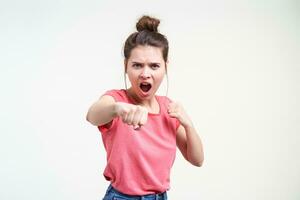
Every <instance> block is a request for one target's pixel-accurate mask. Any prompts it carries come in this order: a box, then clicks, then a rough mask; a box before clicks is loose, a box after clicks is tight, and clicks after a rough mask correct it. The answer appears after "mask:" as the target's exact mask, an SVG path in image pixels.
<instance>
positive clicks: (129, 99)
mask: <svg viewBox="0 0 300 200" xmlns="http://www.w3.org/2000/svg"><path fill="white" fill-rule="evenodd" d="M122 90H123V92H124V93H125V96H126V98H127V100H128V102H130V103H132V104H134V102H133V100H132V98H131V97H130V96H129V95H127V90H125V89H122ZM154 97H155V99H156V101H157V103H158V107H159V112H158V113H151V112H148V115H154V116H155V115H160V114H161V104H160V101H159V98H158V96H157V95H154ZM134 105H136V104H134Z"/></svg>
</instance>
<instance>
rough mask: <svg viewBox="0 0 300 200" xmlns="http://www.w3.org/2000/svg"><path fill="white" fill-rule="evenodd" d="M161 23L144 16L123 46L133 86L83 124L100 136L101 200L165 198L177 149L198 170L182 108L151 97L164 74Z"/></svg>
mask: <svg viewBox="0 0 300 200" xmlns="http://www.w3.org/2000/svg"><path fill="white" fill-rule="evenodd" d="M159 23H160V21H159V20H158V19H156V18H152V17H149V16H142V17H141V18H140V20H139V21H138V22H137V24H136V28H137V32H134V33H132V34H131V35H130V36H129V37H128V38H127V40H126V42H125V46H124V56H125V59H124V69H125V73H124V75H125V78H126V74H127V75H128V78H129V81H130V83H131V87H130V88H129V89H127V85H126V81H125V87H126V89H118V90H117V89H114V90H108V91H107V92H105V93H104V94H103V95H102V96H101V97H100V99H99V100H98V101H97V102H95V103H94V104H93V105H92V106H91V107H90V108H89V110H88V113H87V120H88V121H89V122H90V123H91V124H93V125H95V126H97V127H98V129H99V130H100V131H101V133H102V139H103V144H104V146H105V149H106V152H107V165H106V168H105V170H104V173H103V175H104V177H105V178H106V180H108V181H110V183H111V184H110V185H109V187H108V189H107V191H106V194H105V197H104V200H110V199H149V200H150V199H167V193H166V191H167V190H168V189H169V184H170V183H169V181H170V170H171V167H172V165H173V162H174V159H175V153H176V146H177V147H178V148H179V149H180V151H181V153H182V155H183V156H184V158H185V159H186V160H187V161H189V162H190V163H191V164H193V165H195V166H198V167H200V166H201V165H202V163H203V158H204V156H203V149H202V144H201V140H200V138H199V136H198V134H197V131H196V130H195V127H194V126H193V123H192V121H191V119H190V118H189V116H188V115H187V113H186V112H185V110H184V109H183V107H182V105H180V104H178V103H175V102H172V101H171V100H170V99H169V98H168V97H166V96H158V95H155V93H156V91H157V90H158V88H159V86H160V84H161V82H162V80H163V78H164V76H165V75H167V68H168V67H167V63H168V49H169V46H168V40H167V39H166V37H165V36H164V35H162V34H160V33H159V32H158V30H157V28H158V25H159Z"/></svg>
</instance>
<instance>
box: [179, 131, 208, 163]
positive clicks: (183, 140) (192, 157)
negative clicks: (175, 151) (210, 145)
mask: <svg viewBox="0 0 300 200" xmlns="http://www.w3.org/2000/svg"><path fill="white" fill-rule="evenodd" d="M176 143H177V147H178V148H179V150H180V152H181V153H182V155H183V157H184V158H185V159H186V160H187V161H189V162H190V163H191V164H193V165H195V166H198V167H200V166H202V164H203V160H204V154H203V148H202V142H201V140H200V137H199V136H198V134H197V132H196V129H195V128H194V126H187V127H183V126H182V125H180V126H179V127H178V130H177V136H176Z"/></svg>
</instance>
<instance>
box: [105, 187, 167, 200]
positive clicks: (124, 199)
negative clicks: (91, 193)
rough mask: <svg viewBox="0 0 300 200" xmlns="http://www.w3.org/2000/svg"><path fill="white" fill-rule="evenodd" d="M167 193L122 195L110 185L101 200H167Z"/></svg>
mask: <svg viewBox="0 0 300 200" xmlns="http://www.w3.org/2000/svg"><path fill="white" fill-rule="evenodd" d="M167 199H168V197H167V192H163V193H158V194H147V195H142V196H138V195H127V194H123V193H121V192H119V191H117V190H116V189H114V188H113V187H112V186H111V185H109V186H108V188H107V190H106V193H105V196H104V198H103V200H167Z"/></svg>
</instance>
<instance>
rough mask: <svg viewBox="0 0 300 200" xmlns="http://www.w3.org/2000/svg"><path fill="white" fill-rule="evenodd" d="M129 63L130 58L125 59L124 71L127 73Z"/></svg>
mask: <svg viewBox="0 0 300 200" xmlns="http://www.w3.org/2000/svg"><path fill="white" fill-rule="evenodd" d="M127 63H128V60H127V59H126V58H125V59H124V71H125V73H127Z"/></svg>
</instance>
